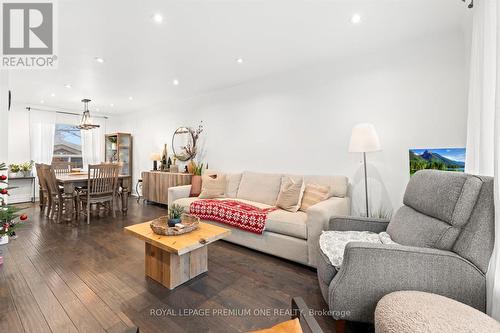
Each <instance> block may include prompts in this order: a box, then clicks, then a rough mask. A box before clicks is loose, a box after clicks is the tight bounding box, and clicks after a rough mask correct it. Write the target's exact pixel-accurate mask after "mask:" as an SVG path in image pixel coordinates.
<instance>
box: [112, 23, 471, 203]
mask: <svg viewBox="0 0 500 333" xmlns="http://www.w3.org/2000/svg"><path fill="white" fill-rule="evenodd" d="M464 49H465V42H464V37H463V35H462V34H461V33H459V32H456V33H450V34H449V35H446V36H441V38H438V37H432V38H428V39H425V40H418V41H412V42H411V43H407V44H402V45H399V46H398V47H394V48H392V49H387V50H382V51H378V52H373V53H372V54H364V55H359V56H357V57H353V58H350V59H345V60H343V61H332V62H330V63H320V64H317V65H315V66H312V67H309V68H302V69H297V70H295V71H292V72H287V73H283V74H280V75H274V76H271V77H265V78H261V79H258V80H254V81H251V82H247V83H244V84H240V85H237V86H234V87H229V88H226V89H221V90H218V91H215V92H213V93H211V94H208V95H205V96H201V97H198V98H193V99H190V100H187V101H182V102H179V103H177V104H170V105H159V106H155V107H151V108H150V109H148V110H141V111H140V112H136V113H134V114H129V115H125V116H123V117H119V118H115V119H113V120H112V121H111V122H110V124H109V127H110V128H111V129H113V128H115V129H116V130H120V131H126V132H131V133H132V134H133V135H134V144H135V147H134V151H135V158H134V175H135V178H137V177H139V175H140V172H141V171H144V170H149V169H151V162H150V161H149V155H150V153H152V152H155V151H160V150H161V147H162V145H163V143H168V144H169V146H170V142H171V135H172V133H173V131H174V129H175V128H176V127H178V126H183V125H190V126H197V124H198V122H199V121H200V120H203V122H204V124H205V132H204V133H203V134H202V135H203V136H204V137H205V139H206V158H205V159H204V160H205V161H206V162H208V163H209V166H210V168H212V169H213V168H216V169H221V170H226V171H241V170H256V171H266V172H287V173H299V174H300V173H302V174H342V175H347V176H348V177H349V178H350V181H351V183H352V185H353V199H354V200H353V202H354V203H353V211H354V212H355V213H356V212H359V211H360V210H362V207H363V193H364V192H363V191H364V188H363V180H362V168H361V155H359V154H350V153H348V152H347V147H348V143H349V137H350V131H351V128H352V126H353V125H354V124H356V123H359V122H371V123H373V124H374V125H375V127H376V129H377V130H378V133H379V135H380V140H381V143H382V147H383V151H382V152H380V153H371V154H369V156H368V160H369V163H370V166H369V170H368V171H369V177H370V181H369V185H370V188H371V190H370V191H371V193H372V199H373V204H372V206H373V209H374V210H377V209H378V208H379V207H381V206H383V207H384V208H385V209H388V208H389V209H392V208H397V207H398V206H399V205H400V203H401V201H402V194H403V192H404V188H405V185H406V183H407V181H408V179H409V176H408V172H409V171H408V149H409V148H425V147H464V146H465V140H466V95H467V94H466V79H465V78H466V73H465V69H466V63H465V54H466V51H465V50H464ZM183 84H185V83H184V82H183Z"/></svg>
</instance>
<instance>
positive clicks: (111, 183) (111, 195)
mask: <svg viewBox="0 0 500 333" xmlns="http://www.w3.org/2000/svg"><path fill="white" fill-rule="evenodd" d="M88 170H89V171H88V178H87V189H84V190H82V191H79V192H77V196H78V198H77V201H78V204H77V210H78V212H77V214H80V210H81V213H83V214H85V215H86V216H87V224H90V212H91V205H92V204H100V205H103V206H104V207H105V208H108V209H110V210H111V213H112V215H113V218H115V217H116V212H115V203H116V191H117V187H118V175H119V173H120V166H119V165H117V164H96V165H89V169H88ZM80 204H82V205H83V207H84V208H85V209H80V206H81V205H80Z"/></svg>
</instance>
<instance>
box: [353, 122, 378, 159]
mask: <svg viewBox="0 0 500 333" xmlns="http://www.w3.org/2000/svg"><path fill="white" fill-rule="evenodd" d="M379 150H380V141H379V139H378V135H377V131H375V127H373V125H372V124H368V123H364V124H357V125H356V126H354V127H353V128H352V134H351V141H350V142H349V152H350V153H368V152H372V151H379Z"/></svg>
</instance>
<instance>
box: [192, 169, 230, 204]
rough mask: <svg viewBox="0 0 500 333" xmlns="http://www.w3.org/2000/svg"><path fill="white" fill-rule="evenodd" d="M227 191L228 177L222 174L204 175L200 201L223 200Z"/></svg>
mask: <svg viewBox="0 0 500 333" xmlns="http://www.w3.org/2000/svg"><path fill="white" fill-rule="evenodd" d="M225 191H226V177H225V176H224V175H221V174H215V175H206V174H205V175H203V176H202V182H201V193H200V196H199V197H198V198H200V199H215V198H223V197H224V192H225Z"/></svg>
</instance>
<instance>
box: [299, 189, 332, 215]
mask: <svg viewBox="0 0 500 333" xmlns="http://www.w3.org/2000/svg"><path fill="white" fill-rule="evenodd" d="M329 193H330V186H323V185H318V184H306V189H305V191H304V196H303V197H302V204H301V205H300V210H301V211H303V212H305V211H306V210H307V209H308V208H309V207H311V206H313V205H315V204H317V203H318V202H321V201H324V200H326V199H328V194H329Z"/></svg>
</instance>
